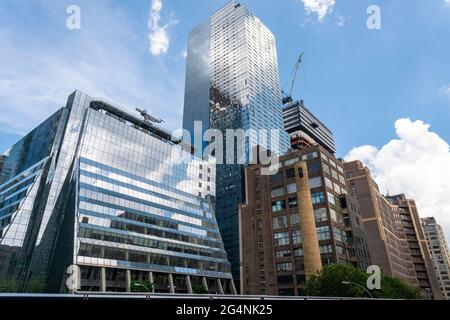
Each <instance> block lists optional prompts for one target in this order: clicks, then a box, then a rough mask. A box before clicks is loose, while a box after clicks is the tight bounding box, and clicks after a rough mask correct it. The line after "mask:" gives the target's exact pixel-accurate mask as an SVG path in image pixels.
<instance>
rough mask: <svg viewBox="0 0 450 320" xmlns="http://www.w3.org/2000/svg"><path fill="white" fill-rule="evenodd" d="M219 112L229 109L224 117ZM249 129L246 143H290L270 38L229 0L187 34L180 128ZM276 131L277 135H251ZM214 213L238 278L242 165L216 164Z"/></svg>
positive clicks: (277, 147) (282, 146) (280, 150)
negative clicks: (197, 126)
mask: <svg viewBox="0 0 450 320" xmlns="http://www.w3.org/2000/svg"><path fill="white" fill-rule="evenodd" d="M224 112H225V113H226V112H231V113H232V115H231V116H225V115H224ZM195 121H201V122H202V127H203V130H205V129H207V128H215V129H221V130H222V131H224V130H225V129H238V128H239V129H244V130H248V132H249V133H248V135H247V136H246V140H245V151H246V160H248V159H249V150H251V146H255V145H262V146H263V147H265V148H267V149H270V150H271V151H273V152H275V153H277V154H279V155H280V154H284V153H285V152H286V151H287V150H288V149H289V147H290V142H289V136H288V134H287V133H286V132H285V131H284V124H283V117H282V103H281V90H280V85H279V73H278V61H277V52H276V43H275V37H274V36H273V34H272V33H271V32H270V30H269V29H268V28H267V27H266V26H265V25H264V24H263V23H262V22H261V21H260V20H259V19H258V18H257V17H256V16H254V15H253V14H252V13H251V12H250V11H249V10H248V9H247V8H246V7H245V6H243V5H241V4H239V2H238V1H230V2H229V3H228V4H227V5H225V6H224V7H223V8H221V9H220V10H218V11H217V12H215V13H214V14H213V15H212V16H211V17H210V18H209V19H208V20H207V21H206V22H204V23H203V24H201V25H199V26H198V27H196V28H195V29H194V30H192V31H191V32H190V34H189V41H188V53H187V67H186V90H185V104H184V119H183V128H185V129H187V130H189V131H190V133H191V136H193V135H194V122H195ZM251 129H252V130H255V131H258V130H260V129H267V130H268V134H269V132H270V129H275V130H277V131H278V133H279V138H274V139H273V140H272V137H270V135H268V136H264V137H263V139H265V140H266V142H264V143H262V142H261V138H262V137H261V136H259V137H258V136H257V135H256V134H254V133H251ZM217 176H218V178H217V186H216V190H217V203H216V213H217V219H218V222H219V226H220V229H221V232H222V236H223V238H224V242H225V247H226V250H227V252H228V256H229V259H230V262H231V263H232V265H233V275H234V277H235V278H236V277H239V240H238V238H239V236H238V235H239V232H238V231H239V229H238V206H239V204H240V203H242V202H243V188H242V181H243V179H242V178H243V167H242V166H239V165H220V166H218V168H217Z"/></svg>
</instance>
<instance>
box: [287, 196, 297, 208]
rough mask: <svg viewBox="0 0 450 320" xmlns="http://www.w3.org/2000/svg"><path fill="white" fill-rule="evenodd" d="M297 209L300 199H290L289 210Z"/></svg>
mask: <svg viewBox="0 0 450 320" xmlns="http://www.w3.org/2000/svg"><path fill="white" fill-rule="evenodd" d="M297 207H298V199H297V198H289V208H297Z"/></svg>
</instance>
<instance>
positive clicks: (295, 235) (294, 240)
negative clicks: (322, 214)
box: [292, 230, 302, 244]
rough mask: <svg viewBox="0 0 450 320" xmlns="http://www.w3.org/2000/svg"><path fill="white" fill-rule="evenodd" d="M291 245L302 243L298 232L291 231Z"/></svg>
mask: <svg viewBox="0 0 450 320" xmlns="http://www.w3.org/2000/svg"><path fill="white" fill-rule="evenodd" d="M292 243H293V244H300V243H302V235H301V234H300V230H294V231H292Z"/></svg>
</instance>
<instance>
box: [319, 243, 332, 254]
mask: <svg viewBox="0 0 450 320" xmlns="http://www.w3.org/2000/svg"><path fill="white" fill-rule="evenodd" d="M319 250H320V253H333V249H332V247H331V245H327V246H320V247H319Z"/></svg>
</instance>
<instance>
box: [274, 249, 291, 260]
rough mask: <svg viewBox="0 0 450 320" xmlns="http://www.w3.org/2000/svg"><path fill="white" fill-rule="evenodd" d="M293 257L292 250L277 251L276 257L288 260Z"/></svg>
mask: <svg viewBox="0 0 450 320" xmlns="http://www.w3.org/2000/svg"><path fill="white" fill-rule="evenodd" d="M290 256H291V250H277V251H275V257H277V258H287V257H290Z"/></svg>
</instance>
